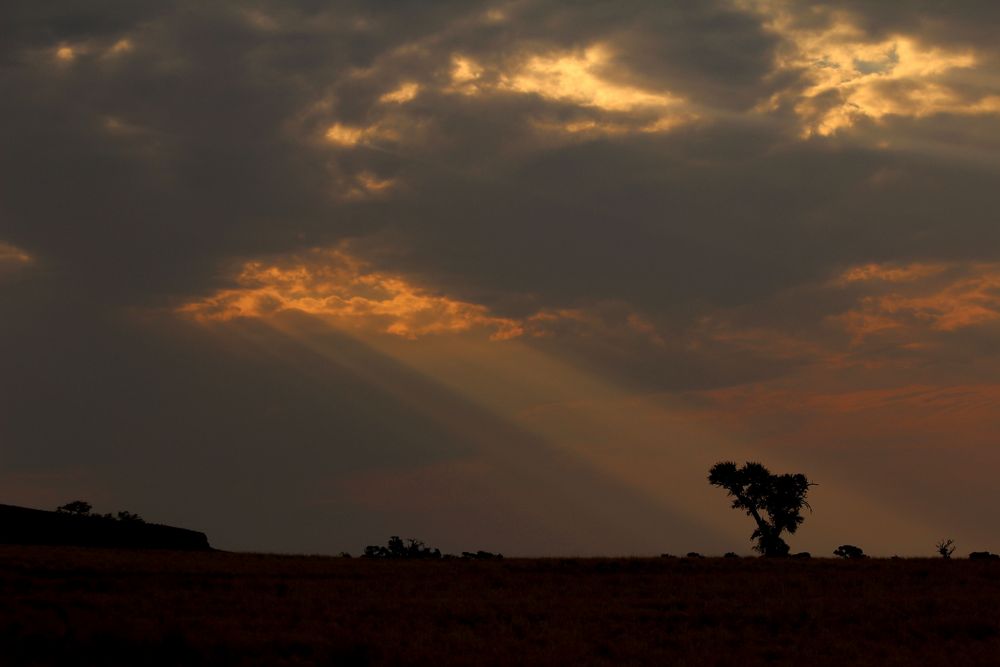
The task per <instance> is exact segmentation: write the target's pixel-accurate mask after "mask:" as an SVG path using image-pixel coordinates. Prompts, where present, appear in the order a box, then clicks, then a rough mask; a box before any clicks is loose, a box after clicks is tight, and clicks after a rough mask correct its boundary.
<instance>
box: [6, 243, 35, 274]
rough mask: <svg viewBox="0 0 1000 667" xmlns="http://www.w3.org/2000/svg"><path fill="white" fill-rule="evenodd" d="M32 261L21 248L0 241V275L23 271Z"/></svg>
mask: <svg viewBox="0 0 1000 667" xmlns="http://www.w3.org/2000/svg"><path fill="white" fill-rule="evenodd" d="M34 261H35V259H34V258H33V257H32V256H31V255H29V254H28V253H27V252H26V251H24V250H22V249H21V248H18V247H17V246H14V245H11V244H10V243H4V242H3V241H0V275H3V274H5V273H13V272H14V271H18V270H20V269H23V268H24V267H26V266H28V265H30V264H32V263H33V262H34Z"/></svg>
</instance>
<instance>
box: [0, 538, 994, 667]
mask: <svg viewBox="0 0 1000 667" xmlns="http://www.w3.org/2000/svg"><path fill="white" fill-rule="evenodd" d="M0 664H3V665H5V666H6V665H52V664H66V665H268V666H270V665H518V664H550V665H574V664H608V665H622V664H655V665H676V666H683V665H692V666H695V665H696V666H698V667H707V666H710V665H739V666H744V665H765V664H796V665H882V666H887V665H998V664H1000V563H990V562H970V561H967V560H954V561H950V562H949V561H944V560H941V559H938V560H864V561H854V562H847V561H835V560H828V559H814V560H811V561H798V560H784V561H765V560H760V559H684V558H678V559H564V560H560V559H539V560H521V559H508V560H504V561H495V562H486V561H482V562H480V561H448V560H445V561H425V562H402V561H395V562H384V561H365V560H360V559H336V558H321V557H295V556H268V555H254V554H232V553H222V552H215V553H212V552H209V553H191V552H148V551H126V550H102V549H78V548H65V547H10V546H5V547H0Z"/></svg>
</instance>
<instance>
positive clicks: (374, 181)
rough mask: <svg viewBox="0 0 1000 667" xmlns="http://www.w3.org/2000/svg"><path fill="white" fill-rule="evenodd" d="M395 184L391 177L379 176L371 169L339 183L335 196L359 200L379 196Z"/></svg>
mask: <svg viewBox="0 0 1000 667" xmlns="http://www.w3.org/2000/svg"><path fill="white" fill-rule="evenodd" d="M396 186H397V183H396V180H395V179H392V178H379V176H378V175H377V174H375V173H373V172H371V171H362V172H360V173H358V174H356V175H355V176H353V177H351V178H348V179H345V180H344V182H342V183H340V189H339V191H338V192H337V196H338V198H340V199H343V200H347V201H361V200H366V199H372V198H375V197H381V196H383V195H386V194H388V193H389V192H390V191H392V190H393V189H394V188H395V187H396Z"/></svg>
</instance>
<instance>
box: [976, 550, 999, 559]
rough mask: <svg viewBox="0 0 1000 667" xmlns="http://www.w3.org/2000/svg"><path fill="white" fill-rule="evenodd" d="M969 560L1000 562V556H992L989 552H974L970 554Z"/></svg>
mask: <svg viewBox="0 0 1000 667" xmlns="http://www.w3.org/2000/svg"><path fill="white" fill-rule="evenodd" d="M969 560H1000V554H991V553H990V552H989V551H973V552H972V553H970V554H969Z"/></svg>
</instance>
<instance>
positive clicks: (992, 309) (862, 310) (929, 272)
mask: <svg viewBox="0 0 1000 667" xmlns="http://www.w3.org/2000/svg"><path fill="white" fill-rule="evenodd" d="M842 279H846V280H847V281H848V282H852V283H858V282H864V283H868V284H872V283H876V282H881V283H889V284H890V289H888V290H884V289H883V290H878V289H875V290H874V291H875V293H874V294H869V295H866V296H864V297H863V298H862V299H861V301H860V303H859V304H858V305H857V307H856V308H854V309H852V310H850V311H848V312H847V313H844V314H842V315H839V316H837V317H836V318H835V319H837V320H839V321H840V322H841V323H842V324H843V326H844V327H845V328H846V329H847V330H848V331H850V333H851V334H852V335H853V337H854V340H855V341H856V342H861V341H863V340H864V339H865V338H868V337H870V336H873V335H876V334H880V333H885V332H888V331H897V332H900V333H902V334H905V335H907V336H910V337H912V338H913V339H914V340H918V339H919V337H920V332H921V331H922V330H923V331H939V332H953V331H957V330H959V329H965V328H968V327H974V326H978V325H982V324H986V323H989V322H994V321H997V320H1000V265H998V264H995V263H972V264H968V265H964V266H963V265H961V264H950V265H949V264H912V265H908V266H880V265H866V266H864V267H859V268H857V269H851V270H849V271H848V272H846V273H845V278H842ZM876 288H877V286H876Z"/></svg>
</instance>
